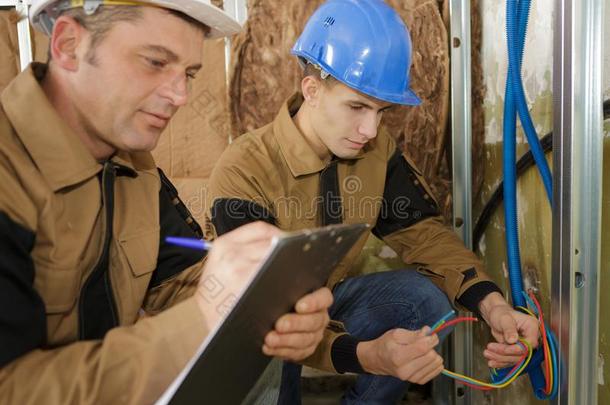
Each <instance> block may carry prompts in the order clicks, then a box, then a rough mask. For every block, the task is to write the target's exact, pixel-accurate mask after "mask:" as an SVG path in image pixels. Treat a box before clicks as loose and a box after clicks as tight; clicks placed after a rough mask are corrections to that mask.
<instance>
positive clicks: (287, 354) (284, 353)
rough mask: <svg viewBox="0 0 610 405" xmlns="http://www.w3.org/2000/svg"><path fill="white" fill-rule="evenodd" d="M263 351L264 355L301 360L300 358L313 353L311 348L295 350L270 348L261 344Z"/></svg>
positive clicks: (288, 359) (287, 359)
mask: <svg viewBox="0 0 610 405" xmlns="http://www.w3.org/2000/svg"><path fill="white" fill-rule="evenodd" d="M263 353H264V354H265V355H266V356H269V357H277V358H279V359H281V360H286V361H301V360H303V359H305V358H307V357H309V356H311V354H312V353H313V350H311V349H307V350H305V349H302V350H295V349H287V348H280V349H271V348H269V347H267V346H266V345H263Z"/></svg>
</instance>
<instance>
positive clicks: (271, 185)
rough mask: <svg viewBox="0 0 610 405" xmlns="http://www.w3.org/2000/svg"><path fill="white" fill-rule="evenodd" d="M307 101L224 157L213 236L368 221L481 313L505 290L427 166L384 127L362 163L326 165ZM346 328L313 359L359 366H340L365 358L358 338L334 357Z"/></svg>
mask: <svg viewBox="0 0 610 405" xmlns="http://www.w3.org/2000/svg"><path fill="white" fill-rule="evenodd" d="M301 103H302V96H301V95H300V94H297V95H294V96H292V97H291V98H290V99H289V100H288V101H287V102H286V103H285V104H284V105H283V107H282V108H281V110H280V111H279V113H278V115H277V117H276V119H275V120H274V121H273V122H272V123H270V124H268V125H266V126H264V127H262V128H260V129H258V130H255V131H253V132H251V133H247V134H245V135H243V136H241V137H239V138H238V139H237V140H236V141H235V142H233V143H232V144H231V145H230V146H229V148H228V149H227V150H226V151H225V152H224V153H223V155H222V156H221V158H220V160H219V162H218V164H217V166H216V167H215V169H214V171H213V173H212V176H211V179H210V183H209V190H208V196H207V200H208V201H207V207H209V211H208V213H207V220H206V226H205V233H206V236H207V237H208V238H214V237H215V236H216V235H220V234H223V233H225V232H228V231H230V230H231V229H233V228H235V227H238V226H240V225H243V224H244V223H247V222H251V221H254V220H264V221H267V222H270V223H274V224H276V225H277V226H278V227H279V228H281V229H283V230H299V229H304V228H311V227H316V226H320V225H325V224H329V223H339V222H342V223H347V224H350V223H359V222H365V223H368V224H370V225H371V227H372V232H373V233H374V234H375V235H376V236H378V237H379V238H381V239H383V240H384V241H385V242H386V243H387V244H388V245H389V246H390V247H391V248H392V249H394V250H395V251H396V252H397V253H398V254H399V255H400V257H401V258H402V259H403V261H404V262H405V263H407V264H415V265H418V266H419V270H418V271H419V272H421V273H422V274H424V275H425V276H427V277H429V278H430V280H432V281H433V282H434V283H435V284H436V285H437V286H439V287H440V288H441V289H442V290H443V291H444V292H445V293H446V294H447V296H448V297H449V299H450V300H451V301H452V302H453V303H454V304H456V305H459V306H462V307H467V308H469V309H470V310H475V311H476V309H477V305H478V303H479V302H480V300H481V299H482V298H483V297H484V296H485V295H487V294H488V293H490V292H492V291H498V288H497V287H496V286H495V284H493V282H491V281H490V279H489V277H488V276H487V275H486V274H485V272H484V271H483V265H482V263H481V262H480V261H479V260H478V258H477V257H476V256H475V255H474V254H473V253H472V252H471V251H469V250H468V249H466V247H465V246H464V245H463V243H462V242H461V240H460V239H459V238H458V237H457V235H456V234H455V233H454V232H453V231H452V230H451V229H449V228H448V227H446V226H445V225H444V224H443V218H442V217H441V215H440V214H439V211H438V207H437V204H436V202H435V200H434V198H433V197H432V195H431V194H430V191H429V188H428V186H427V185H426V182H425V181H424V179H423V178H422V175H421V172H420V171H419V170H418V169H417V168H416V167H415V166H414V165H413V164H412V163H411V162H410V161H409V159H408V158H407V157H406V156H405V155H403V154H402V153H401V152H399V151H397V149H396V144H395V142H394V140H393V139H392V138H391V137H390V136H389V135H388V134H387V133H385V132H383V131H381V132H380V133H379V134H378V136H377V137H376V138H375V139H374V140H373V141H371V142H370V143H369V144H368V145H367V146H365V148H364V150H363V151H362V152H361V153H360V154H359V156H357V158H356V159H352V160H342V159H334V160H332V161H331V162H330V164H328V163H325V162H324V161H322V160H321V159H320V158H319V157H318V156H317V154H316V153H315V152H314V150H313V149H312V148H311V146H310V145H309V144H308V142H307V141H306V139H305V138H304V136H303V135H302V134H301V132H300V131H299V129H298V128H297V127H296V125H295V124H294V122H293V120H292V116H293V115H294V114H295V113H296V112H297V111H298V109H299V107H300V105H301ZM366 238H367V236H364V237H363V238H362V239H361V240H360V241H359V243H358V244H357V246H355V247H354V249H353V250H352V251H351V252H350V253H349V254H348V256H347V257H346V258H345V260H344V261H343V262H342V263H341V264H340V266H339V267H338V268H337V269H336V271H335V272H334V274H333V275H332V276H331V278H330V280H329V282H328V284H329V286H330V287H332V286H334V285H335V283H337V282H338V281H339V280H341V279H342V278H344V277H345V276H346V274H347V273H348V271H349V268H350V266H351V265H352V263H353V262H354V259H355V258H356V257H357V256H358V255H359V253H360V251H361V250H362V246H363V245H364V243H365V241H366ZM344 333H345V332H344V331H343V330H342V327H341V325H340V324H338V323H336V322H332V323H331V325H330V327H329V329H328V330H327V331H326V334H325V338H324V340H323V341H322V343H321V344H320V346H319V347H318V350H317V351H316V353H315V354H314V355H313V356H312V357H311V358H310V359H309V360H308V361H307V364H310V365H313V366H315V367H317V368H322V369H327V370H336V371H353V370H346V369H345V367H337V364H336V363H337V361H338V359H339V358H340V357H341V353H345V352H346V351H347V352H349V351H350V350H351V351H352V356H355V345H354V344H353V342H352V343H351V344H350V346H351V349H345V348H342V349H339V350H337V351H336V352H334V353H333V350H334V349H337V348H336V347H334V346H333V343H334V342H335V340H336V339H337V338H338V337H340V336H341V335H342V334H344ZM331 349H332V350H331ZM339 361H340V360H339ZM348 363H349V361H348Z"/></svg>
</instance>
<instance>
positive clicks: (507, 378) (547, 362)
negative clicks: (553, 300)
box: [430, 292, 558, 397]
mask: <svg viewBox="0 0 610 405" xmlns="http://www.w3.org/2000/svg"><path fill="white" fill-rule="evenodd" d="M523 295H524V296H525V297H526V299H527V302H528V306H530V308H532V310H530V309H528V308H525V307H519V309H520V310H522V311H523V312H525V313H526V314H528V315H531V316H533V317H534V318H537V319H538V321H539V327H540V333H541V335H542V338H543V339H542V348H543V351H544V369H543V371H544V378H545V380H546V385H545V390H544V392H543V393H541V395H542V396H547V397H552V396H553V395H554V394H555V393H556V391H557V388H558V386H557V378H556V377H555V376H556V374H557V354H556V347H555V343H554V337H553V336H552V333H550V331H548V330H547V328H546V326H545V324H544V318H543V316H542V310H541V308H540V304H539V303H538V301H537V300H536V297H535V296H534V295H533V294H532V293H531V292H530V294H529V296H527V294H525V293H523ZM454 317H455V311H451V312H449V313H448V314H446V315H445V316H444V317H442V318H441V319H440V320H438V321H437V322H436V323H435V324H434V325H433V326H432V327H431V329H430V334H436V333H438V332H440V331H442V330H443V329H445V328H447V327H449V326H451V325H455V324H457V323H460V322H476V321H478V319H477V318H474V317H458V318H455V319H452V318H454ZM535 343H537V342H535ZM517 345H518V346H519V347H521V348H522V349H523V350H522V354H521V356H520V357H519V361H518V362H517V363H516V364H514V366H512V368H511V369H510V370H508V372H506V373H505V371H506V370H501V371H502V374H503V376H500V374H498V371H497V370H496V369H492V371H491V372H492V377H493V380H494V382H485V381H481V380H477V379H475V378H472V377H468V376H465V375H462V374H459V373H456V372H453V371H449V370H447V369H444V370H443V371H442V374H444V375H446V376H447V377H450V378H453V379H455V380H456V381H458V382H460V383H462V384H464V385H466V386H469V387H471V388H474V389H477V390H483V391H488V390H492V389H499V388H505V387H507V386H508V385H510V384H511V383H512V382H513V381H515V380H516V379H517V378H518V377H519V375H521V374H522V373H523V372H524V371H525V370H526V369H527V368H528V366H529V365H530V362H531V360H532V355H533V352H534V347H532V345H531V344H530V343H529V342H528V341H527V340H526V339H524V338H523V337H518V342H517Z"/></svg>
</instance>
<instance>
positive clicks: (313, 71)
mask: <svg viewBox="0 0 610 405" xmlns="http://www.w3.org/2000/svg"><path fill="white" fill-rule="evenodd" d="M323 71H324V70H323V69H322V68H320V67H319V66H317V65H314V64H313V63H310V62H305V68H304V69H303V79H304V78H306V77H308V76H312V77H315V78H316V79H318V80H320V81H321V82H322V84H323V85H324V86H327V87H332V86H334V85H335V84H337V82H338V80H337V79H335V78H334V77H333V76H332V75H330V74H328V75H327V76H326V77H325V78H322V72H323Z"/></svg>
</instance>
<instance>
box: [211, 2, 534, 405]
mask: <svg viewBox="0 0 610 405" xmlns="http://www.w3.org/2000/svg"><path fill="white" fill-rule="evenodd" d="M293 54H295V55H296V56H297V57H298V58H299V59H300V61H301V62H302V63H303V65H304V69H305V74H304V77H303V79H302V81H301V92H300V93H297V94H295V95H294V96H292V97H290V98H289V99H288V100H287V101H286V103H285V104H284V105H283V106H282V108H281V109H280V111H279V113H278V115H277V117H276V119H275V120H274V121H273V122H272V123H270V124H269V125H267V126H264V127H262V128H260V129H258V130H256V131H253V132H251V133H248V134H245V135H243V136H241V137H239V138H238V139H237V140H236V141H235V142H234V143H233V144H232V145H230V147H229V148H228V149H227V150H226V151H225V152H224V153H223V155H222V157H221V158H220V160H219V162H218V164H217V166H216V168H215V170H214V172H213V174H212V177H211V180H210V184H209V192H210V194H209V202H208V207H210V211H209V213H208V220H207V222H206V228H207V229H206V231H207V232H208V234H209V236H210V237H214V236H217V235H222V234H224V233H225V232H228V231H230V230H232V229H235V228H237V227H239V226H241V225H243V224H245V223H248V222H250V221H254V220H259V219H262V220H264V221H267V222H269V223H272V224H275V225H277V226H278V227H280V228H281V229H286V230H295V229H302V228H308V227H311V226H316V225H328V224H334V223H356V222H367V223H369V224H370V225H371V226H372V233H373V234H374V235H375V236H377V237H379V238H381V239H383V240H384V241H385V242H386V243H387V244H388V245H389V246H390V247H392V248H393V249H394V250H395V251H396V252H397V253H398V254H399V255H400V257H401V258H402V259H403V260H404V262H405V264H407V265H414V266H416V267H417V268H416V269H415V268H411V269H404V270H398V271H389V272H382V273H376V274H369V275H364V276H359V277H347V273H348V271H349V268H350V265H351V264H352V263H353V260H354V258H355V257H356V256H357V255H358V253H359V252H360V249H361V247H362V245H363V244H364V242H365V239H366V238H363V240H362V241H361V244H360V246H359V247H358V248H356V249H355V250H354V251H352V252H351V255H350V256H348V258H346V260H345V261H344V262H343V263H342V264H341V265H340V266H339V268H338V269H337V270H336V271H335V273H334V274H333V276H332V277H331V279H330V280H329V283H328V284H329V286H330V287H331V288H333V295H334V298H335V302H334V304H333V306H332V307H331V309H330V316H331V324H330V326H329V328H328V329H327V332H326V334H325V337H324V340H323V341H322V343H321V344H320V346H319V347H318V349H317V350H316V352H315V353H314V355H312V356H311V357H310V358H308V359H307V360H306V361H305V364H308V365H311V366H313V367H317V368H321V369H326V370H331V371H337V372H340V373H343V372H355V373H359V374H361V375H360V376H359V377H358V379H357V382H356V384H355V386H354V387H352V388H350V389H349V390H348V391H347V392H346V393H345V395H344V398H343V401H344V403H359V404H361V403H367V404H368V403H371V404H377V403H379V404H382V403H383V404H385V403H388V404H389V403H395V402H396V401H398V400H399V399H400V398H401V396H402V395H403V394H404V390H405V387H406V383H405V381H410V382H415V383H419V384H422V383H425V382H427V381H429V380H430V379H432V378H434V377H435V376H437V375H438V374H439V373H440V372H441V371H442V369H443V360H442V359H441V357H440V356H439V355H438V354H437V353H436V351H435V350H434V348H435V346H437V344H438V342H439V338H438V337H437V336H436V335H431V336H429V335H428V332H429V330H428V329H427V328H426V325H432V324H433V323H434V322H435V321H436V320H438V319H439V318H441V317H442V316H443V315H445V314H446V313H447V312H448V311H449V310H450V308H451V304H453V305H454V306H457V307H460V308H466V309H468V310H470V311H473V312H475V313H478V314H480V316H482V318H483V319H484V320H485V321H486V322H487V323H488V324H489V326H490V327H491V329H492V333H493V335H494V337H495V338H496V339H497V340H498V343H491V344H489V346H488V348H487V350H486V351H485V356H486V357H487V359H488V361H489V365H490V366H492V367H502V366H505V365H508V364H511V363H515V362H517V361H518V359H519V355H520V354H521V349H520V348H519V347H518V346H517V345H516V344H515V343H517V339H518V336H519V335H521V336H524V337H525V338H526V339H527V340H528V341H529V342H530V343H532V344H533V345H536V343H537V341H538V324H537V320H536V319H534V318H533V317H530V316H527V315H524V314H522V313H519V312H517V311H515V310H513V309H512V307H511V306H510V305H508V303H507V302H506V301H505V300H504V298H503V296H502V295H501V294H500V291H499V289H498V287H497V286H496V285H495V284H494V283H493V282H492V281H491V280H490V279H489V277H488V276H487V275H486V274H485V272H484V270H483V265H482V263H481V262H480V261H479V260H478V258H477V257H476V256H475V255H474V254H473V253H472V252H471V251H469V250H468V249H467V248H466V247H465V246H464V245H463V244H462V242H461V241H460V240H459V239H458V237H457V236H456V235H455V233H453V232H452V230H451V229H449V228H447V227H446V226H445V225H444V224H443V219H442V217H441V215H440V212H439V209H438V206H437V203H436V202H435V200H434V198H433V197H432V194H431V193H430V192H429V189H428V187H427V185H426V182H425V180H424V179H423V178H422V176H421V172H420V171H419V170H418V169H417V168H416V167H415V166H414V165H413V164H412V163H411V162H410V161H409V159H408V158H407V157H406V155H405V154H403V153H402V152H401V151H400V150H398V149H397V148H396V144H395V142H394V140H393V139H392V137H391V136H390V135H389V134H387V133H384V132H378V126H379V122H380V120H381V117H382V115H383V113H384V111H386V110H387V109H388V108H390V107H391V106H392V105H395V104H403V105H414V106H415V105H418V104H419V103H420V100H419V99H418V97H417V96H416V95H415V94H414V93H413V92H412V91H411V90H410V88H409V68H410V64H411V42H410V38H409V33H408V31H407V28H406V27H405V25H404V23H403V22H402V20H401V19H400V17H399V16H398V14H397V13H396V12H395V11H394V10H392V9H391V8H390V7H389V6H388V5H386V4H385V3H384V2H383V1H381V0H329V1H328V2H326V3H325V4H323V5H322V6H321V7H320V8H319V9H318V10H317V11H316V12H315V13H314V15H313V16H312V17H311V18H310V19H309V21H308V22H307V25H306V27H305V29H304V31H303V33H302V34H301V36H300V38H299V39H298V40H297V42H296V44H295V45H294V48H293ZM273 339H274V336H273V334H272V335H270V336H268V341H273ZM283 371H284V375H283V381H282V391H281V394H280V402H281V403H285V404H295V403H298V402H299V401H300V398H299V390H298V382H299V375H300V367H299V366H296V365H294V364H289V363H287V364H286V365H285V366H284V370H283Z"/></svg>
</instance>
